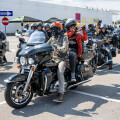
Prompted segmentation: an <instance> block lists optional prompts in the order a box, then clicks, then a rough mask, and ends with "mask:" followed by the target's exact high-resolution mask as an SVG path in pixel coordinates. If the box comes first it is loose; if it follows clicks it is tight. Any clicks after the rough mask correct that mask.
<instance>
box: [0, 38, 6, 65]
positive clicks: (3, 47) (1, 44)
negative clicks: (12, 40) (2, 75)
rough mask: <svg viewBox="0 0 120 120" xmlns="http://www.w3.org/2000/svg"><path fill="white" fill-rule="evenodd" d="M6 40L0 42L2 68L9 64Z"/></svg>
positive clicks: (0, 63)
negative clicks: (6, 54) (6, 55)
mask: <svg viewBox="0 0 120 120" xmlns="http://www.w3.org/2000/svg"><path fill="white" fill-rule="evenodd" d="M6 46H7V45H6V40H0V66H5V65H6V63H7V60H6V57H5V53H6Z"/></svg>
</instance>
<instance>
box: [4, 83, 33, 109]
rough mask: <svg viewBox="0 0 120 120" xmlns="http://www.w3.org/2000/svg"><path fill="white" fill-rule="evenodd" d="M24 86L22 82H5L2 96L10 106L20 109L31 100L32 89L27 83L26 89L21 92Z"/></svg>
mask: <svg viewBox="0 0 120 120" xmlns="http://www.w3.org/2000/svg"><path fill="white" fill-rule="evenodd" d="M24 86H25V83H24V82H12V83H8V84H7V86H6V89H5V93H4V96H5V100H6V102H7V104H8V105H9V106H10V107H12V108H16V109H20V108H23V107H25V106H27V105H28V103H29V102H30V101H31V99H32V97H33V90H32V88H31V86H30V85H29V87H28V89H27V91H26V92H25V93H24V94H23V92H22V91H23V89H24Z"/></svg>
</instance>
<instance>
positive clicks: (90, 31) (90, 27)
mask: <svg viewBox="0 0 120 120" xmlns="http://www.w3.org/2000/svg"><path fill="white" fill-rule="evenodd" d="M95 32H96V31H95V28H94V24H89V25H88V30H87V34H88V35H89V36H93V35H95Z"/></svg>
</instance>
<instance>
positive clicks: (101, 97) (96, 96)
mask: <svg viewBox="0 0 120 120" xmlns="http://www.w3.org/2000/svg"><path fill="white" fill-rule="evenodd" d="M71 92H74V93H78V94H82V95H87V96H91V97H95V98H99V99H103V100H107V101H111V102H117V103H120V100H117V99H112V98H107V97H103V96H99V95H95V94H90V93H86V92H80V91H76V90H71Z"/></svg>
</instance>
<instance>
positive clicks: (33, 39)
mask: <svg viewBox="0 0 120 120" xmlns="http://www.w3.org/2000/svg"><path fill="white" fill-rule="evenodd" d="M28 43H30V44H32V43H33V44H42V43H45V34H44V33H43V32H41V31H35V32H33V33H32V34H31V36H30V38H29V41H28Z"/></svg>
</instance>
